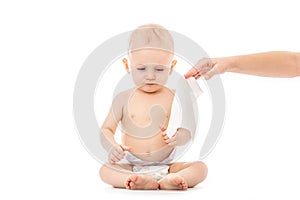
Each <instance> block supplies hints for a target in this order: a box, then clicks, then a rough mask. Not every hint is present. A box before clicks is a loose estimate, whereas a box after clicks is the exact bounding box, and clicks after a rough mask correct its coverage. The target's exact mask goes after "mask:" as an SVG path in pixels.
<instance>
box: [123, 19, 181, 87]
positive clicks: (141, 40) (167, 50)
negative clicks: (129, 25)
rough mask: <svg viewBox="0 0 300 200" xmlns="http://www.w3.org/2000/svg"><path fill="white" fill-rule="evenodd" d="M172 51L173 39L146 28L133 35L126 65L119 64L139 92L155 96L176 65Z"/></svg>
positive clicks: (163, 31)
mask: <svg viewBox="0 0 300 200" xmlns="http://www.w3.org/2000/svg"><path fill="white" fill-rule="evenodd" d="M173 51H174V43H173V38H172V36H171V34H170V33H169V32H168V30H166V29H165V28H164V27H162V26H160V25H156V24H147V25H143V26H139V27H138V28H137V29H136V30H134V31H133V33H132V35H131V38H130V43H129V51H128V56H129V61H130V65H128V64H127V60H126V59H124V60H123V62H124V63H125V67H126V70H127V72H131V74H132V77H133V80H134V83H135V84H136V85H137V86H138V88H139V89H141V90H142V91H144V92H156V91H159V90H160V89H161V88H162V87H163V85H164V84H165V83H166V81H167V79H168V76H169V74H170V73H171V72H172V70H173V67H174V66H175V64H176V61H175V60H173V57H174V54H173Z"/></svg>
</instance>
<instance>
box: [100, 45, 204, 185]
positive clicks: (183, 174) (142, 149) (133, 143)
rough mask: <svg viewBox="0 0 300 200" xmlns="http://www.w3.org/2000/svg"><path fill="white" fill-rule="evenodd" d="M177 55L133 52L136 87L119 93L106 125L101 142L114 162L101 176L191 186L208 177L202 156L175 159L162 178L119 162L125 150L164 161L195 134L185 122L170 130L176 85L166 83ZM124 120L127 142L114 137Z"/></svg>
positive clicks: (116, 182)
mask: <svg viewBox="0 0 300 200" xmlns="http://www.w3.org/2000/svg"><path fill="white" fill-rule="evenodd" d="M172 58H173V55H170V53H163V52H161V51H153V50H151V51H150V50H142V51H139V52H136V53H132V54H131V61H132V68H133V69H132V72H131V73H132V76H133V80H134V82H135V84H136V85H137V87H135V88H132V89H129V90H127V91H124V92H122V93H120V94H119V95H117V96H116V98H115V99H114V101H113V104H112V107H111V109H110V112H109V114H108V116H107V118H106V120H105V121H104V123H103V125H102V128H101V142H102V145H103V147H104V148H105V149H106V150H107V152H108V160H109V163H110V164H106V165H104V166H103V167H102V168H101V169H100V172H99V173H100V177H101V179H102V180H103V181H104V182H105V183H107V184H110V185H112V186H113V187H119V188H127V189H130V190H136V189H138V190H155V189H158V188H160V189H164V190H186V189H187V188H188V187H194V186H195V185H196V184H198V183H200V182H202V181H203V180H204V179H205V178H206V174H207V168H206V166H205V164H204V163H202V162H200V161H199V162H190V163H173V164H171V165H170V168H169V174H168V175H167V176H166V177H165V178H163V179H161V180H160V181H159V182H157V181H156V180H155V179H154V178H153V177H151V176H149V175H146V174H134V173H133V172H132V165H130V164H128V165H120V164H119V161H121V160H122V159H123V158H124V156H125V152H126V151H128V152H130V153H131V154H133V155H134V156H136V157H137V158H139V159H141V160H143V161H148V162H161V161H163V160H164V159H166V158H168V157H169V155H170V153H171V152H172V151H173V149H174V148H175V147H176V146H180V145H184V144H186V143H187V142H188V141H189V140H190V139H191V134H190V132H189V131H188V130H187V129H185V128H182V127H177V131H176V132H175V133H174V134H173V135H172V136H170V137H169V136H168V135H167V134H166V129H167V128H168V124H169V118H170V115H171V108H172V103H173V99H174V91H173V90H171V89H169V88H167V87H165V86H164V84H165V83H166V81H167V78H168V76H169V74H170V71H171V70H172V67H173V66H171V67H164V66H170V63H173V62H172ZM141 63H143V64H142V65H141ZM119 122H120V123H121V125H122V129H121V131H122V144H118V143H117V142H116V141H115V139H114V134H115V132H116V129H117V127H118V123H119Z"/></svg>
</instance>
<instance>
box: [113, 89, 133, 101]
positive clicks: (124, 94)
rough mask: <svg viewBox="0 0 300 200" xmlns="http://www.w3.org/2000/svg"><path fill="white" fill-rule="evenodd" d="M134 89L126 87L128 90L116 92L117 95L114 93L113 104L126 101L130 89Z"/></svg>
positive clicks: (130, 91)
mask: <svg viewBox="0 0 300 200" xmlns="http://www.w3.org/2000/svg"><path fill="white" fill-rule="evenodd" d="M133 90H134V89H133V88H132V89H128V90H125V91H122V92H120V93H118V94H117V95H115V97H114V100H113V104H116V103H117V104H118V105H120V104H123V102H126V101H127V100H128V98H129V97H130V95H131V93H132V91H133Z"/></svg>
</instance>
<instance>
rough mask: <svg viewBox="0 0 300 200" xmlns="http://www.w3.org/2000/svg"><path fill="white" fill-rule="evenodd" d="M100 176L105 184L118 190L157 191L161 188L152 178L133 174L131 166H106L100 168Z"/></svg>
mask: <svg viewBox="0 0 300 200" xmlns="http://www.w3.org/2000/svg"><path fill="white" fill-rule="evenodd" d="M99 174H100V177H101V179H102V180H103V181H104V182H105V183H107V184H110V185H112V186H113V187H117V188H127V189H131V190H156V189H157V188H158V186H159V185H158V183H157V181H156V180H155V179H154V178H152V177H151V176H148V175H140V174H133V173H132V167H131V166H130V165H122V166H119V165H113V166H112V165H104V166H102V167H101V168H100V172H99Z"/></svg>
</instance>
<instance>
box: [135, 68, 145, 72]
mask: <svg viewBox="0 0 300 200" xmlns="http://www.w3.org/2000/svg"><path fill="white" fill-rule="evenodd" d="M136 69H137V70H140V71H143V70H145V69H146V67H137V68H136Z"/></svg>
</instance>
